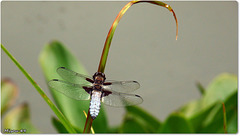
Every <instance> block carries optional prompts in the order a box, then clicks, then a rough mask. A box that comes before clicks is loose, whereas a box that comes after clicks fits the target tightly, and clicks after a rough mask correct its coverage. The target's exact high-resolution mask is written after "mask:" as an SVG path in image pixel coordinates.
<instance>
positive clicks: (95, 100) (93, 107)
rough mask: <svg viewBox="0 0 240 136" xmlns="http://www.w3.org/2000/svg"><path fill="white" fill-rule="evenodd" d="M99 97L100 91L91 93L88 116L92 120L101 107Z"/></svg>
mask: <svg viewBox="0 0 240 136" xmlns="http://www.w3.org/2000/svg"><path fill="white" fill-rule="evenodd" d="M101 95H102V93H101V92H100V91H95V90H93V91H92V96H91V101H90V107H89V110H90V115H91V117H92V119H95V118H96V117H97V115H98V113H99V110H100V106H101Z"/></svg>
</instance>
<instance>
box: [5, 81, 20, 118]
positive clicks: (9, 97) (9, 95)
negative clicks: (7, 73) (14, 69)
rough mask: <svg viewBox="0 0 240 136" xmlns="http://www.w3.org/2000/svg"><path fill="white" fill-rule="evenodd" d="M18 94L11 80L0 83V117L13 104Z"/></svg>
mask: <svg viewBox="0 0 240 136" xmlns="http://www.w3.org/2000/svg"><path fill="white" fill-rule="evenodd" d="M18 93H19V91H18V87H17V86H16V85H15V84H14V83H13V82H12V81H11V80H9V79H3V80H2V81H1V115H3V114H4V113H5V111H6V110H8V109H9V107H11V106H12V105H13V104H14V102H15V101H16V98H17V96H18Z"/></svg>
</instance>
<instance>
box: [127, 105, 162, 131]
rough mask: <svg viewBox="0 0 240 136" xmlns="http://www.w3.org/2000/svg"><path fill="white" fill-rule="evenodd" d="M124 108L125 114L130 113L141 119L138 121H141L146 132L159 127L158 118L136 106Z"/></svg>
mask: <svg viewBox="0 0 240 136" xmlns="http://www.w3.org/2000/svg"><path fill="white" fill-rule="evenodd" d="M126 110H127V113H126V114H129V113H130V114H131V115H133V116H134V118H137V119H138V120H141V121H140V122H143V124H144V127H145V129H146V130H147V131H148V132H151V133H153V132H156V131H157V130H158V129H159V127H161V122H160V121H159V120H157V119H156V118H155V117H154V116H152V115H151V114H150V113H148V112H147V111H145V110H143V109H141V108H140V107H138V106H127V107H126ZM130 129H131V128H130Z"/></svg>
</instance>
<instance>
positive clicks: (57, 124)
mask: <svg viewBox="0 0 240 136" xmlns="http://www.w3.org/2000/svg"><path fill="white" fill-rule="evenodd" d="M52 124H53V126H54V127H55V128H56V130H57V131H58V132H59V133H68V131H67V129H66V128H65V127H64V126H63V124H62V123H61V122H60V121H59V120H58V119H57V118H55V117H52ZM74 129H75V130H76V131H77V133H82V130H80V129H79V128H74Z"/></svg>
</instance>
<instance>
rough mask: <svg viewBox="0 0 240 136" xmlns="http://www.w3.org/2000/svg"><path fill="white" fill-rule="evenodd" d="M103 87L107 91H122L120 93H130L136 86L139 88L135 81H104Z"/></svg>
mask: <svg viewBox="0 0 240 136" xmlns="http://www.w3.org/2000/svg"><path fill="white" fill-rule="evenodd" d="M108 82H109V84H110V85H104V86H103V88H104V89H105V90H108V91H115V92H122V93H130V92H133V91H135V90H137V89H138V88H140V84H139V83H138V82H137V81H106V82H105V84H108Z"/></svg>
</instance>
